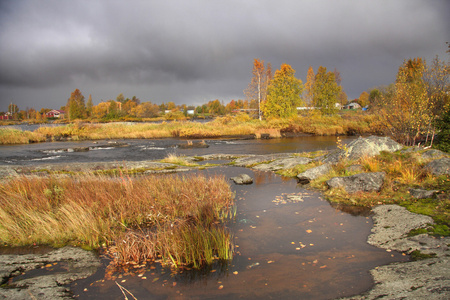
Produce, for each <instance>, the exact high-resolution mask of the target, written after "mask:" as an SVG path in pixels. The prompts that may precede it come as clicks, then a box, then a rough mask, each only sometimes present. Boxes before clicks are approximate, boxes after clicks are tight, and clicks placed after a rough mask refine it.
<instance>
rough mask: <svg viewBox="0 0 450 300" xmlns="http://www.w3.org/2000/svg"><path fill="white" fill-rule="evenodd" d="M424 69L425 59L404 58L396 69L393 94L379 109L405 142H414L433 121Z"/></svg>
mask: <svg viewBox="0 0 450 300" xmlns="http://www.w3.org/2000/svg"><path fill="white" fill-rule="evenodd" d="M425 70H426V65H425V61H424V60H423V59H421V58H414V59H409V60H405V61H404V63H403V64H402V65H401V66H400V68H399V70H398V73H397V79H396V82H395V93H394V96H393V97H392V99H389V100H388V101H386V100H385V101H384V103H383V109H381V110H380V115H381V117H382V119H383V121H384V122H385V124H386V128H387V130H388V131H389V132H390V134H391V135H392V136H393V137H394V138H395V139H396V140H397V141H399V142H402V143H404V144H406V145H415V143H416V140H417V139H418V138H419V136H420V134H422V133H424V132H425V131H426V128H427V127H428V125H429V124H430V123H431V121H432V116H431V105H430V104H431V103H430V98H429V97H428V94H427V87H426V84H425V81H424V79H423V75H424V73H425Z"/></svg>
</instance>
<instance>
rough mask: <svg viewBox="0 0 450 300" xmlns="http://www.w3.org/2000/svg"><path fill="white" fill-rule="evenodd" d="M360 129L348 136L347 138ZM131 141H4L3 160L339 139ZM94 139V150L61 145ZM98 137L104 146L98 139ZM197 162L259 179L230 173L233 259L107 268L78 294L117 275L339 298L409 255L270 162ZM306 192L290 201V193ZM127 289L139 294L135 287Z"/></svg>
mask: <svg viewBox="0 0 450 300" xmlns="http://www.w3.org/2000/svg"><path fill="white" fill-rule="evenodd" d="M351 139H353V138H343V139H342V140H343V141H344V143H345V142H348V141H350V140H351ZM119 142H123V143H126V144H128V146H127V147H105V148H102V147H100V148H99V146H103V145H107V141H99V142H97V143H95V144H94V143H93V142H61V143H57V142H55V143H43V144H32V145H21V146H1V147H0V150H1V154H0V164H3V165H9V164H19V165H25V164H40V163H42V162H46V163H48V162H49V161H52V162H89V161H124V160H134V161H138V160H153V159H161V158H163V157H165V156H167V154H169V153H176V154H178V155H186V156H191V155H204V154H213V153H215V154H216V153H225V154H268V153H282V152H284V153H286V152H289V153H292V152H304V151H315V150H326V149H333V148H336V138H335V137H298V138H289V139H288V138H285V139H273V140H206V141H205V142H206V143H207V144H208V145H210V147H209V148H200V149H180V148H177V147H176V145H178V144H180V143H186V141H182V140H174V139H164V140H121V141H119ZM75 147H91V148H90V149H91V150H89V151H86V152H65V151H62V150H61V149H69V148H75ZM96 147H97V148H96ZM195 172H206V173H207V174H216V173H218V174H225V175H226V176H227V177H232V176H236V175H238V174H242V173H246V174H248V175H250V176H251V177H253V178H254V183H253V184H252V185H245V186H239V185H235V184H233V183H231V182H230V184H231V188H232V190H233V191H234V192H235V194H236V201H237V216H236V219H235V220H234V221H233V222H232V223H231V224H230V228H231V230H232V232H233V235H234V242H235V245H236V248H235V250H236V253H235V255H234V258H233V260H232V261H231V262H229V263H228V264H216V265H212V266H209V267H207V268H204V269H202V270H199V271H183V272H181V273H174V272H171V270H170V269H164V268H161V266H159V265H151V266H147V267H143V268H141V269H136V270H134V271H129V270H122V271H115V272H111V271H110V270H108V269H107V265H108V263H109V260H108V259H107V258H106V257H103V259H102V261H103V264H104V267H103V268H100V269H99V270H98V272H97V273H96V274H94V275H93V276H91V277H89V278H87V279H84V280H79V281H76V282H74V283H72V284H71V286H70V288H71V290H72V291H73V292H74V295H75V296H76V297H77V298H80V299H124V295H123V294H122V292H121V290H120V289H119V287H118V285H117V284H120V285H121V286H123V287H124V288H126V289H127V290H129V291H130V292H131V293H132V294H133V295H134V296H135V297H136V298H137V299H234V298H241V299H335V298H338V297H343V296H350V295H355V294H359V293H362V292H364V291H366V290H368V289H369V288H370V287H371V286H372V285H373V281H372V278H371V276H370V273H369V270H370V269H372V268H374V267H376V266H379V265H383V264H388V263H391V262H396V261H405V260H408V257H406V256H402V255H401V254H399V253H396V252H386V251H385V250H382V249H378V248H375V247H373V246H370V245H368V244H367V242H366V240H367V236H368V235H369V233H370V230H371V228H372V220H371V218H370V216H369V212H368V211H365V210H358V209H354V208H349V207H333V206H332V205H330V203H329V202H328V201H326V200H325V199H323V198H322V197H321V194H320V193H318V192H316V191H312V190H309V189H305V188H303V187H301V186H299V185H297V182H296V181H295V180H293V179H290V178H283V177H281V176H278V175H276V174H274V173H272V172H260V171H254V170H251V169H246V168H239V167H231V166H222V167H216V168H212V169H206V170H202V171H195ZM292 195H294V196H298V197H300V198H297V199H298V200H297V201H294V202H292V201H289V199H290V197H289V196H292ZM128 298H129V299H132V297H131V296H130V295H128Z"/></svg>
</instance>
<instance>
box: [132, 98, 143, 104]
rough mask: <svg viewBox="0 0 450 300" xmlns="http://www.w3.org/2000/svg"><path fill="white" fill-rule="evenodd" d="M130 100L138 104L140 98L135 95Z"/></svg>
mask: <svg viewBox="0 0 450 300" xmlns="http://www.w3.org/2000/svg"><path fill="white" fill-rule="evenodd" d="M131 101H133V102H134V103H136V104H138V105H139V104H140V103H141V100H140V99H139V98H138V97H136V96H133V97H131Z"/></svg>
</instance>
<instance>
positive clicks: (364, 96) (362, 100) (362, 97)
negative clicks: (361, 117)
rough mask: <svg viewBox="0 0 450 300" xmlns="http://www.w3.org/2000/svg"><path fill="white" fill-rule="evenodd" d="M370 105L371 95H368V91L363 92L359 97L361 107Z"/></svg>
mask: <svg viewBox="0 0 450 300" xmlns="http://www.w3.org/2000/svg"><path fill="white" fill-rule="evenodd" d="M369 103H370V101H369V93H367V92H366V91H364V92H362V93H361V94H360V95H359V99H358V104H359V105H361V107H365V106H367V105H369Z"/></svg>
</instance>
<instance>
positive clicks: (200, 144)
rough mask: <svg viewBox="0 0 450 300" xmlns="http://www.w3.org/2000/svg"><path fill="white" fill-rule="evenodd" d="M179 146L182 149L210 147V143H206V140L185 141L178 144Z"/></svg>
mask: <svg viewBox="0 0 450 300" xmlns="http://www.w3.org/2000/svg"><path fill="white" fill-rule="evenodd" d="M177 147H178V148H180V149H194V148H208V147H209V145H208V144H207V143H205V141H201V142H190V141H189V142H187V143H185V144H184V143H183V144H178V145H177Z"/></svg>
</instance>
